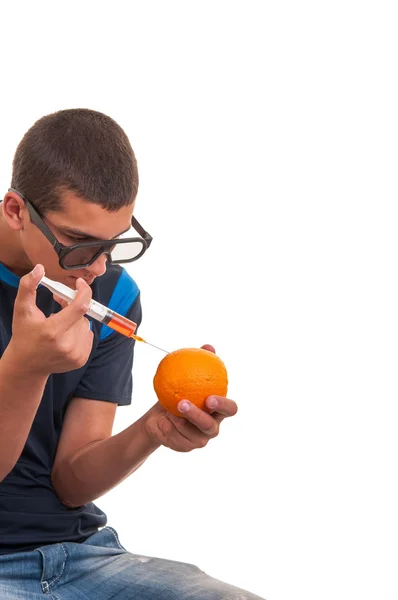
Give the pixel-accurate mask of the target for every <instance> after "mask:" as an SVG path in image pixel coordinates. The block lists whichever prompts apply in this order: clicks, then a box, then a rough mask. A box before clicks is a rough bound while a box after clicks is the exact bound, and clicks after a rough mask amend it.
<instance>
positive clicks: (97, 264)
mask: <svg viewBox="0 0 398 600" xmlns="http://www.w3.org/2000/svg"><path fill="white" fill-rule="evenodd" d="M106 262H107V257H106V254H100V255H99V257H98V258H97V260H95V261H94V262H93V264H92V265H90V266H89V267H86V270H87V271H89V272H90V273H92V274H93V275H95V276H96V277H100V276H101V275H103V274H104V273H105V271H106Z"/></svg>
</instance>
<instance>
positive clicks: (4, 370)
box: [0, 265, 92, 482]
mask: <svg viewBox="0 0 398 600" xmlns="http://www.w3.org/2000/svg"><path fill="white" fill-rule="evenodd" d="M35 271H36V272H34V271H32V272H31V273H29V274H28V275H25V276H24V277H22V279H21V281H20V285H19V289H18V294H17V297H16V300H15V305H14V316H13V323H12V336H11V340H10V342H9V344H8V347H7V348H6V350H5V352H4V353H3V356H2V358H1V360H0V482H1V481H2V480H3V479H4V478H5V477H6V476H7V475H8V474H9V472H10V471H11V470H12V469H13V468H14V466H15V463H16V462H17V461H18V459H19V457H20V455H21V453H22V450H23V447H24V445H25V443H26V440H27V437H28V435H29V431H30V429H31V426H32V422H33V420H34V418H35V415H36V412H37V409H38V407H39V404H40V402H41V398H42V396H43V391H44V387H45V385H46V381H47V379H48V376H49V375H50V373H58V372H63V371H68V370H71V369H76V368H78V367H80V366H82V365H83V364H85V363H86V361H87V358H88V356H89V354H90V350H91V346H92V333H91V332H90V331H89V323H88V321H87V319H85V318H84V314H85V310H86V308H85V307H86V305H87V303H88V302H89V301H90V297H91V290H90V289H89V288H88V287H87V286H84V284H83V288H82V287H81V285H80V284H79V286H80V287H79V288H78V294H77V295H76V298H75V300H74V301H73V302H72V304H71V305H70V306H68V307H67V308H66V309H64V310H62V311H60V313H58V314H56V315H53V316H51V317H49V318H46V316H45V315H44V314H43V313H42V312H41V311H40V310H39V309H38V308H37V306H36V288H37V285H38V283H39V281H40V279H41V277H42V275H43V267H41V266H40V265H38V267H36V270H35ZM77 340H78V341H79V343H77Z"/></svg>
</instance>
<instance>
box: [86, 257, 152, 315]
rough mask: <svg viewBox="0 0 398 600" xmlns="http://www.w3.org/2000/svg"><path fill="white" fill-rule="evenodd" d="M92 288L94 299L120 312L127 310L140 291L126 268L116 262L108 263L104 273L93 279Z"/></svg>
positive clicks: (123, 312)
mask: <svg viewBox="0 0 398 600" xmlns="http://www.w3.org/2000/svg"><path fill="white" fill-rule="evenodd" d="M92 290H93V298H94V299H95V300H98V302H101V303H102V304H105V305H106V306H108V307H109V308H111V309H112V310H115V311H116V312H119V313H121V314H125V313H126V312H127V311H128V310H129V308H130V307H131V305H132V304H133V303H134V301H135V300H136V299H137V297H138V296H139V293H140V290H139V287H138V285H137V283H136V282H135V281H134V279H133V278H132V277H131V276H130V275H129V274H128V273H127V271H126V269H124V268H123V267H122V266H121V265H116V264H111V265H108V268H107V270H106V272H105V273H104V275H102V276H101V277H98V278H97V279H96V280H95V281H94V283H93V285H92Z"/></svg>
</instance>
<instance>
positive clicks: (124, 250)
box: [63, 240, 144, 268]
mask: <svg viewBox="0 0 398 600" xmlns="http://www.w3.org/2000/svg"><path fill="white" fill-rule="evenodd" d="M143 249H144V242H142V241H140V240H137V241H135V240H134V241H132V242H124V241H123V240H120V242H115V244H114V245H113V246H109V245H102V244H95V245H93V246H87V247H84V246H82V247H80V248H74V249H73V250H71V251H70V252H68V254H67V255H66V256H65V257H64V260H63V263H64V265H65V267H67V268H68V267H69V268H72V267H83V266H85V265H89V264H90V263H92V262H93V261H94V260H96V259H97V258H98V257H99V255H100V254H102V253H103V252H106V253H107V254H110V255H111V258H112V261H113V262H116V263H117V262H128V261H131V260H134V259H135V258H137V256H139V255H140V254H141V253H142V251H143Z"/></svg>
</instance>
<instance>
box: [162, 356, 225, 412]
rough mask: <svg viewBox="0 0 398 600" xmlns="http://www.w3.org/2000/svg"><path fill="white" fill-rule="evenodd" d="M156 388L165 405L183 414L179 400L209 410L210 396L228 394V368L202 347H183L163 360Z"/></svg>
mask: <svg viewBox="0 0 398 600" xmlns="http://www.w3.org/2000/svg"><path fill="white" fill-rule="evenodd" d="M153 387H154V389H155V392H156V395H157V397H158V400H159V402H160V404H161V405H162V406H163V408H165V409H166V410H167V411H168V412H169V413H171V414H173V415H176V416H178V417H183V416H184V415H183V413H181V412H180V411H179V410H178V408H177V404H178V403H179V402H180V400H189V401H190V402H192V404H196V406H198V407H199V408H201V409H202V410H206V406H205V400H206V398H207V396H211V395H216V396H226V395H227V389H228V374H227V369H226V367H225V365H224V363H223V361H222V360H221V359H220V358H219V357H218V356H217V355H216V354H214V352H210V351H209V350H204V349H203V348H181V349H180V350H175V351H174V352H170V353H169V354H167V355H166V356H165V357H164V358H163V359H162V360H161V361H160V363H159V365H158V368H157V370H156V373H155V377H154V378H153Z"/></svg>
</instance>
